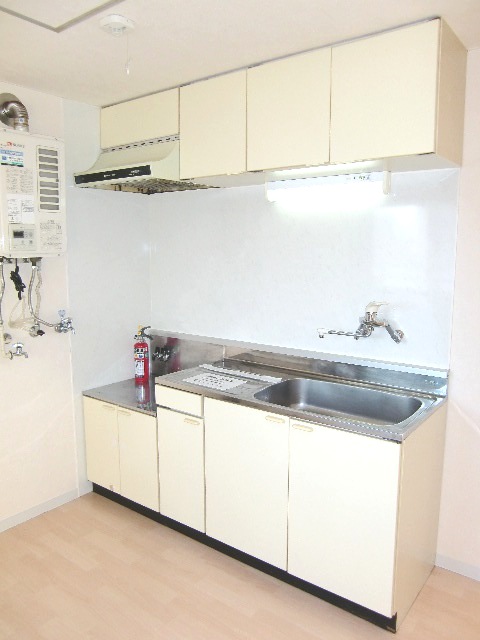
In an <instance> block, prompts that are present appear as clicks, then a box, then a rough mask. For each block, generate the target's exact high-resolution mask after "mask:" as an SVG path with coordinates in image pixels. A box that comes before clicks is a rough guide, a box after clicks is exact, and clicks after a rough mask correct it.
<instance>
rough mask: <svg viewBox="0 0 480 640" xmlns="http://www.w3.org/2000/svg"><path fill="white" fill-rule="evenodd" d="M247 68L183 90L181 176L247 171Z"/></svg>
mask: <svg viewBox="0 0 480 640" xmlns="http://www.w3.org/2000/svg"><path fill="white" fill-rule="evenodd" d="M246 77H247V72H246V71H238V72H235V73H228V74H226V75H223V76H218V77H216V78H211V79H209V80H204V81H202V82H196V83H194V84H190V85H187V86H186V87H181V89H180V177H181V178H200V177H205V176H215V175H226V174H237V173H242V172H244V171H245V170H246V103H247V97H246Z"/></svg>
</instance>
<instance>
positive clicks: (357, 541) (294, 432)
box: [288, 420, 401, 617]
mask: <svg viewBox="0 0 480 640" xmlns="http://www.w3.org/2000/svg"><path fill="white" fill-rule="evenodd" d="M290 424H291V426H290V481H289V482H290V498H289V507H288V510H289V520H288V571H289V573H291V574H293V575H295V576H297V577H299V578H302V579H303V580H307V581H308V582H311V583H313V584H315V585H318V586H319V587H322V588H324V589H327V590H328V591H331V592H332V593H335V594H337V595H340V596H342V597H344V598H347V599H348V600H351V601H353V602H356V603H358V604H361V605H363V606H364V607H367V608H368V609H371V610H373V611H376V612H378V613H381V614H382V615H385V616H388V617H391V616H392V615H393V613H394V612H393V611H392V608H393V587H394V564H395V542H396V530H397V507H398V487H399V467H400V455H401V445H400V444H398V443H394V442H387V441H383V440H380V439H376V438H370V437H367V436H363V435H358V434H355V433H350V432H348V431H340V430H339V429H332V428H328V427H324V426H321V425H312V424H309V423H302V422H298V421H296V420H291V421H290Z"/></svg>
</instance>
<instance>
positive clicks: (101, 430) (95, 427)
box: [83, 397, 120, 493]
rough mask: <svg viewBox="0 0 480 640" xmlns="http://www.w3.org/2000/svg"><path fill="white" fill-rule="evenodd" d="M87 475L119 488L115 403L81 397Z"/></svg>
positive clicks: (99, 482)
mask: <svg viewBox="0 0 480 640" xmlns="http://www.w3.org/2000/svg"><path fill="white" fill-rule="evenodd" d="M83 414H84V424H85V444H86V453H87V478H88V479H89V480H90V482H94V483H95V484H98V485H100V486H101V487H105V488H106V489H110V491H115V492H117V493H119V492H120V461H119V448H118V427H117V407H116V406H115V405H113V404H109V403H107V402H101V401H100V400H94V399H93V398H87V397H84V398H83Z"/></svg>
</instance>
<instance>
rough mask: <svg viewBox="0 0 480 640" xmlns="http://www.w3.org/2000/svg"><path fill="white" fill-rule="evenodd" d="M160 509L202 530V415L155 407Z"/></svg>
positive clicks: (169, 515)
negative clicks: (156, 408)
mask: <svg viewBox="0 0 480 640" xmlns="http://www.w3.org/2000/svg"><path fill="white" fill-rule="evenodd" d="M157 424H158V462H159V478H160V513H162V515H165V516H168V517H169V518H173V519H174V520H177V521H178V522H181V523H183V524H186V525H187V526H189V527H192V528H193V529H197V530H198V531H203V532H205V474H204V463H203V459H204V451H203V418H202V417H200V416H191V415H186V414H183V413H178V412H177V411H172V410H170V409H163V408H160V407H159V408H158V410H157Z"/></svg>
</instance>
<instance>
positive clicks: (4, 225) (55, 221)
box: [0, 129, 66, 258]
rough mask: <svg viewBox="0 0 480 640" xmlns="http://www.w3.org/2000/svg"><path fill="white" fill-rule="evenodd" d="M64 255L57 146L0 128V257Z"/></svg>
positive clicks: (60, 164) (60, 158) (53, 140)
mask: <svg viewBox="0 0 480 640" xmlns="http://www.w3.org/2000/svg"><path fill="white" fill-rule="evenodd" d="M65 250H66V220H65V179H64V148H63V142H61V141H60V140H57V139H56V138H48V137H46V136H38V135H32V134H30V133H27V132H24V131H15V130H12V129H0V256H4V257H6V258H30V257H40V258H43V257H49V256H58V255H60V254H62V253H64V252H65Z"/></svg>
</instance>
